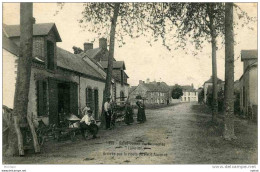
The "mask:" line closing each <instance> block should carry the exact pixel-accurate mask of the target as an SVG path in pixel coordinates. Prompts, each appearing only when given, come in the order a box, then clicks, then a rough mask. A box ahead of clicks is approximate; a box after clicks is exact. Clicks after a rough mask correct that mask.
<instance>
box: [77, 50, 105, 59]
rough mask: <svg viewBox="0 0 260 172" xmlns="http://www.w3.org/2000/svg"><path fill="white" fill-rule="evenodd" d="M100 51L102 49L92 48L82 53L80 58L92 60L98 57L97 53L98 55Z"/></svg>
mask: <svg viewBox="0 0 260 172" xmlns="http://www.w3.org/2000/svg"><path fill="white" fill-rule="evenodd" d="M101 51H102V48H94V49H91V50H88V51H86V52H82V53H80V54H81V56H85V55H86V56H88V58H91V59H94V58H95V57H96V55H98V53H100V52H101Z"/></svg>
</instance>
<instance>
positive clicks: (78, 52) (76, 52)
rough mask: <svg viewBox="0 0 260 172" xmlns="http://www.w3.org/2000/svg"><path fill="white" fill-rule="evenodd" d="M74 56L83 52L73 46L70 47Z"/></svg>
mask: <svg viewBox="0 0 260 172" xmlns="http://www.w3.org/2000/svg"><path fill="white" fill-rule="evenodd" d="M72 49H73V51H74V54H80V53H82V52H83V50H82V49H81V48H80V47H76V46H73V47H72Z"/></svg>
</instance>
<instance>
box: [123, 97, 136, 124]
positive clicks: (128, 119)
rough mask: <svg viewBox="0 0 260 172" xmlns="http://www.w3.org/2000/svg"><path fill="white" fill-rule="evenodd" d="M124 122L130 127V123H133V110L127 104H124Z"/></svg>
mask: <svg viewBox="0 0 260 172" xmlns="http://www.w3.org/2000/svg"><path fill="white" fill-rule="evenodd" d="M124 120H125V123H126V124H127V125H130V124H131V123H133V122H134V118H133V109H132V107H131V106H130V103H129V102H126V104H125V119H124Z"/></svg>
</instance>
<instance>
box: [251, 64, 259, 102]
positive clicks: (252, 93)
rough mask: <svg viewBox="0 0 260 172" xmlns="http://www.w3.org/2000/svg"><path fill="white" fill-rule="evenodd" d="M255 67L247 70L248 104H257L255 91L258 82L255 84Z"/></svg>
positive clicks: (256, 91)
mask: <svg viewBox="0 0 260 172" xmlns="http://www.w3.org/2000/svg"><path fill="white" fill-rule="evenodd" d="M257 79H258V78H257V67H252V68H251V70H250V71H249V97H250V100H249V104H250V105H251V106H252V105H257V104H258V102H257V93H258V88H257V87H258V84H257Z"/></svg>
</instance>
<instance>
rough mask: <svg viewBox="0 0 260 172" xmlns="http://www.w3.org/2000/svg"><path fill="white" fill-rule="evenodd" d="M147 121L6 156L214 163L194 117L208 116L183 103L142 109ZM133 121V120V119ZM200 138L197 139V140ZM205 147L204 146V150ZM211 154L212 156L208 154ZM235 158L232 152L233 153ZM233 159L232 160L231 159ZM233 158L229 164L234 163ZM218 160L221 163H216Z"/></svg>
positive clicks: (68, 160)
mask: <svg viewBox="0 0 260 172" xmlns="http://www.w3.org/2000/svg"><path fill="white" fill-rule="evenodd" d="M146 116H147V122H146V123H144V124H137V123H136V122H135V123H134V124H132V125H130V126H127V125H125V124H122V125H120V126H117V128H116V129H114V130H107V131H105V130H102V131H101V132H100V134H99V136H100V138H98V139H89V140H87V141H83V140H82V139H81V137H80V136H79V137H78V140H76V141H74V142H71V141H69V140H68V141H64V142H62V143H56V142H54V143H46V144H49V145H47V146H45V147H44V149H43V151H44V152H45V153H42V154H38V155H30V156H28V157H22V158H21V157H16V158H12V159H6V160H7V161H6V162H9V163H18V164H20V163H21V164H27V163H36V164H205V163H209V164H212V163H216V161H215V158H214V156H216V155H217V151H218V150H217V149H215V148H214V146H213V147H212V148H210V145H209V142H208V141H205V140H204V141H205V142H204V141H203V139H204V138H201V137H202V134H201V133H202V131H201V129H200V127H199V124H200V121H198V118H199V119H200V118H205V117H207V118H209V116H205V114H200V113H195V112H193V111H192V104H190V103H183V104H178V105H175V106H170V107H167V108H163V109H157V110H146ZM135 121H136V120H135ZM198 138H201V139H198ZM207 148H208V149H207ZM209 155H212V156H209ZM234 157H236V155H234ZM232 162H233V161H232ZM235 162H236V161H234V162H233V163H235ZM219 163H221V162H219Z"/></svg>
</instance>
